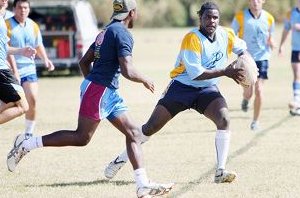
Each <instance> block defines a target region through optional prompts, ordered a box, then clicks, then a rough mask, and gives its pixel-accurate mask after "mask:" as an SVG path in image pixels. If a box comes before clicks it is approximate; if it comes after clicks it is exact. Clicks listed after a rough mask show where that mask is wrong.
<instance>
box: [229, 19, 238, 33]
mask: <svg viewBox="0 0 300 198" xmlns="http://www.w3.org/2000/svg"><path fill="white" fill-rule="evenodd" d="M231 28H232V29H233V31H234V33H235V34H237V33H238V32H239V29H240V25H239V23H238V22H237V20H236V19H235V17H234V19H233V20H232V23H231Z"/></svg>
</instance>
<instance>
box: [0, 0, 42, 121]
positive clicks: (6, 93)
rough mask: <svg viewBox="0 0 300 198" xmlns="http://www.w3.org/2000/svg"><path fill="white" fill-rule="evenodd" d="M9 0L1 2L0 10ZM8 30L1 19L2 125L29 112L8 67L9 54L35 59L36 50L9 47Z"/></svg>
mask: <svg viewBox="0 0 300 198" xmlns="http://www.w3.org/2000/svg"><path fill="white" fill-rule="evenodd" d="M6 4H7V0H0V9H1V10H2V9H3V7H5V5H6ZM6 34H7V29H6V25H5V22H4V19H3V17H0V124H3V123H6V122H8V121H10V120H12V119H14V118H16V117H18V116H21V115H22V114H23V113H24V112H25V111H27V110H28V103H27V101H26V98H25V95H24V91H23V89H22V87H21V86H20V85H19V83H18V81H17V79H16V78H15V77H14V75H13V73H12V71H11V70H10V68H9V66H8V65H7V61H6V58H7V54H19V55H23V56H27V57H29V58H31V59H33V58H34V56H35V53H36V50H35V49H33V48H31V47H25V48H22V49H17V48H12V47H9V46H8V45H7V42H8V39H7V36H6Z"/></svg>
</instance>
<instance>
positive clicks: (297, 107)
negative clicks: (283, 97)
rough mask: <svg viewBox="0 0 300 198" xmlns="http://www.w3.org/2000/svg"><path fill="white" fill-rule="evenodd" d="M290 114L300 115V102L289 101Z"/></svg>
mask: <svg viewBox="0 0 300 198" xmlns="http://www.w3.org/2000/svg"><path fill="white" fill-rule="evenodd" d="M289 108H290V114H291V115H292V116H300V104H299V103H297V102H290V103H289Z"/></svg>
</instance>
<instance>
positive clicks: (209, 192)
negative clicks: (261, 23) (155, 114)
mask: <svg viewBox="0 0 300 198" xmlns="http://www.w3.org/2000/svg"><path fill="white" fill-rule="evenodd" d="M187 31H188V29H157V30H155V29H154V30H148V29H143V30H142V29H137V30H134V31H133V35H134V37H135V43H136V45H135V48H134V65H135V67H137V68H138V69H139V70H140V71H142V72H143V73H145V74H148V75H149V76H150V77H151V78H152V79H153V80H154V81H155V83H156V92H155V93H154V94H151V93H150V92H149V91H147V90H146V89H145V88H144V87H143V86H142V85H141V84H136V83H132V82H129V81H127V80H124V79H122V80H121V88H120V92H121V94H122V96H123V97H124V99H125V101H126V103H127V105H128V106H129V108H130V114H131V116H132V117H133V118H134V119H135V120H136V122H137V123H138V124H142V123H143V122H145V121H146V120H147V119H148V117H149V116H150V114H151V112H152V110H153V108H154V106H155V104H156V102H157V100H158V99H159V97H160V94H161V93H162V92H163V90H164V89H165V87H166V86H167V84H168V82H169V77H168V75H169V71H170V70H171V68H172V67H173V64H174V63H175V58H176V55H177V52H178V50H179V46H180V41H181V39H182V37H183V35H184V34H185V32H187ZM280 31H281V29H277V32H276V38H277V39H276V40H277V41H279V39H278V38H279V35H280ZM285 49H286V51H285V52H286V53H285V56H284V57H278V56H277V53H275V52H274V53H273V56H272V59H271V64H270V65H271V68H270V73H269V77H270V79H269V80H268V81H267V82H266V84H265V90H264V93H265V95H264V96H265V101H264V103H263V110H262V114H261V126H262V131H261V132H260V133H253V132H251V131H250V130H249V125H250V122H251V119H252V113H253V111H252V108H251V109H250V111H249V112H248V113H244V112H242V111H240V102H241V93H242V92H241V91H242V89H241V87H240V86H239V85H237V84H235V83H234V81H232V80H230V79H226V78H223V79H222V81H221V84H220V89H221V91H222V93H223V95H224V96H225V97H226V98H227V102H228V105H229V109H230V115H231V130H232V140H231V148H230V156H229V160H228V164H227V168H228V169H230V170H234V171H236V172H237V173H238V179H237V181H235V182H234V183H232V184H218V185H217V184H214V183H213V175H214V167H215V158H216V156H215V147H214V136H215V126H214V125H213V124H212V123H211V122H210V121H209V120H207V119H206V118H204V117H203V116H202V115H199V114H197V113H196V112H194V111H186V112H183V113H181V114H179V115H178V116H176V117H175V118H174V119H173V120H171V121H170V123H168V124H167V125H166V126H165V127H164V128H163V129H162V130H161V131H160V132H159V133H158V134H157V135H155V136H154V137H152V138H151V140H150V141H149V142H148V143H147V144H145V145H144V146H143V149H144V154H145V164H146V169H147V173H148V175H149V178H151V179H152V180H154V181H159V182H168V181H174V182H175V183H176V186H175V188H174V189H173V190H172V192H171V193H170V194H169V195H168V196H166V197H180V198H181V197H184V198H191V197H210V198H211V197H216V198H217V197H228V198H232V197H243V198H244V197H249V198H250V197H251V198H253V197H264V198H265V197H280V198H281V197H298V196H299V194H300V188H299V185H298V182H299V178H300V173H299V171H298V169H299V165H300V160H299V151H300V147H299V139H300V133H299V119H300V118H299V117H291V116H290V115H289V113H288V108H287V104H288V102H289V101H290V100H291V97H292V92H291V84H292V71H291V66H290V64H289V59H290V57H289V56H290V55H289V54H290V49H289V44H288V43H287V44H286V45H285ZM81 80H82V78H81V77H68V78H41V79H40V81H39V85H40V92H39V101H38V118H37V129H36V134H37V135H44V134H48V133H49V132H52V131H55V130H58V129H74V128H75V127H76V124H77V112H78V107H79V85H80V83H81ZM251 104H252V102H251ZM23 122H24V118H23V117H22V118H18V119H15V120H13V121H11V122H9V123H7V124H4V125H2V126H0V133H1V138H0V145H1V146H0V156H1V161H0V162H1V163H0V186H1V188H0V197H55V198H60V197H62V198H64V197H101V198H102V197H103V198H128V197H135V184H134V180H133V172H132V168H131V166H130V164H127V165H126V166H125V167H124V169H122V170H121V171H120V173H119V174H118V176H117V177H116V178H115V179H113V180H112V181H107V180H105V178H104V176H103V170H104V167H105V165H106V164H107V163H108V162H109V161H110V160H112V159H113V157H115V156H116V154H117V153H119V152H120V151H122V150H123V148H124V145H125V144H124V142H125V139H124V137H123V136H122V135H121V133H119V132H118V131H117V130H116V129H115V128H113V127H112V126H111V125H110V123H109V122H107V121H103V122H102V123H101V124H100V127H99V128H98V129H97V132H96V133H95V135H94V137H93V139H92V141H91V142H90V144H89V145H87V146H86V147H81V148H75V147H65V148H42V149H36V150H34V151H32V152H31V153H29V154H28V156H26V157H25V158H24V159H23V160H22V161H21V162H20V164H19V166H18V167H17V170H16V172H15V173H10V172H8V171H7V168H6V155H7V153H8V151H9V149H10V148H11V146H12V142H13V139H14V137H15V136H16V135H17V134H18V133H20V132H22V131H23V128H24V124H23Z"/></svg>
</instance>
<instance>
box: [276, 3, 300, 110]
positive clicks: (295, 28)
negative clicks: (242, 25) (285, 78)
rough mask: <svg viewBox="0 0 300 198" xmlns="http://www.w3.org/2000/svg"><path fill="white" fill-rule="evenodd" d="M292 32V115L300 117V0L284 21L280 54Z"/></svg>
mask: <svg viewBox="0 0 300 198" xmlns="http://www.w3.org/2000/svg"><path fill="white" fill-rule="evenodd" d="M290 31H292V56H291V64H292V69H293V76H294V78H293V86H292V88H293V95H294V98H293V100H292V102H290V104H289V107H290V113H291V114H292V115H300V0H298V3H297V5H296V6H295V7H294V8H293V9H292V10H291V11H289V12H288V14H287V18H286V19H285V20H284V29H283V31H282V36H281V41H280V45H279V51H278V52H279V54H280V55H281V54H282V45H283V43H284V42H285V41H286V38H287V36H288V34H289V32H290Z"/></svg>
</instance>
